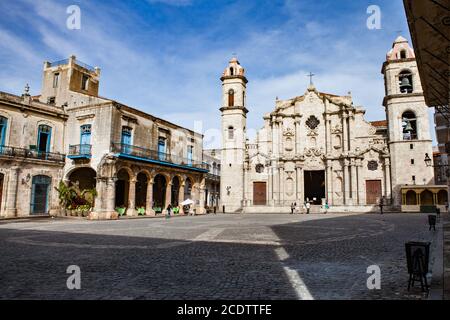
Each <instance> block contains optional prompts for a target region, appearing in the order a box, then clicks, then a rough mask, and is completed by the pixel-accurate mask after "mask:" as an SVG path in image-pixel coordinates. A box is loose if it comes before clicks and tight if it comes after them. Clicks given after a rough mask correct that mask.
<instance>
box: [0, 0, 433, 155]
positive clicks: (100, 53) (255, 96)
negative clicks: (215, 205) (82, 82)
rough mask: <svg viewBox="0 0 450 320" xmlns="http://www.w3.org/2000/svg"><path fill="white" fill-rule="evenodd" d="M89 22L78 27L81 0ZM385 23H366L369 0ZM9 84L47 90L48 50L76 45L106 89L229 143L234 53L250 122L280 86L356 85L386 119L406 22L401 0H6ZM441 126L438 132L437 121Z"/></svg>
mask: <svg viewBox="0 0 450 320" xmlns="http://www.w3.org/2000/svg"><path fill="white" fill-rule="evenodd" d="M73 4H76V5H78V6H79V7H80V8H81V29H80V30H69V29H67V28H66V20H67V18H68V14H67V13H66V9H67V7H68V6H69V5H73ZM373 4H374V5H378V6H379V7H380V8H381V12H382V25H381V26H382V28H381V29H380V30H369V29H368V28H367V27H366V20H367V18H368V16H369V15H368V14H367V12H366V10H367V7H368V6H369V5H373ZM0 12H2V19H1V20H0V91H7V92H11V93H15V94H21V93H22V92H23V87H24V85H25V84H26V83H29V84H30V86H31V92H32V94H39V92H40V87H41V72H42V66H43V61H45V60H49V61H56V60H60V59H63V58H67V57H68V56H69V55H71V54H75V55H76V56H77V58H78V59H79V60H81V61H83V62H85V63H87V64H90V65H93V66H99V67H101V69H102V75H101V83H100V94H101V95H102V96H105V97H108V98H111V99H115V100H118V101H120V102H122V103H125V104H128V105H130V106H133V107H136V108H139V109H141V110H143V111H145V112H148V113H151V114H154V115H155V116H159V117H163V118H165V119H167V120H169V121H172V122H175V123H177V124H180V125H182V126H185V127H188V128H191V129H195V130H196V131H202V132H203V133H205V146H206V147H219V146H220V141H218V139H217V138H212V137H217V136H218V133H219V128H220V112H219V107H220V102H221V99H220V94H221V86H220V80H219V78H220V76H221V73H222V72H223V70H224V68H225V67H226V65H227V63H228V61H229V59H230V58H231V56H232V54H233V53H236V54H237V56H238V58H239V60H240V62H241V64H242V65H243V66H244V67H245V68H246V72H247V77H248V79H249V84H248V109H249V110H250V114H249V117H248V126H247V127H248V128H249V129H250V135H252V132H251V131H254V130H257V129H259V128H260V127H261V126H262V125H263V120H262V116H263V114H264V113H267V112H270V111H272V109H273V108H274V101H275V98H276V97H277V96H278V97H279V98H280V99H288V98H291V97H294V96H298V95H302V94H303V93H304V91H305V89H306V87H307V84H308V81H309V80H308V78H307V77H306V74H308V73H309V72H310V71H312V72H313V73H315V74H316V77H315V79H314V82H315V85H316V87H317V88H318V89H319V90H320V91H323V92H329V93H334V94H342V95H344V94H347V93H348V92H349V91H351V92H352V95H353V98H354V102H355V104H356V105H361V106H363V107H364V108H365V109H366V110H367V113H366V118H367V119H368V120H379V119H384V118H385V115H384V110H383V108H382V106H381V104H382V99H383V95H384V88H383V77H382V74H381V66H382V63H383V61H384V60H385V57H386V53H387V51H389V49H390V48H391V46H392V42H393V41H394V39H395V38H396V37H397V36H398V35H399V33H398V31H400V30H401V31H402V35H403V36H405V37H406V38H408V39H410V37H409V31H408V26H407V23H406V18H405V13H404V9H403V1H401V0H369V1H366V0H358V1H354V0H320V1H319V0H315V1H314V0H235V1H233V0H227V1H225V0H129V1H120V0H111V1H101V0H78V1H74V0H71V1H66V0H39V1H35V0H15V1H9V0H0ZM433 135H434V132H433Z"/></svg>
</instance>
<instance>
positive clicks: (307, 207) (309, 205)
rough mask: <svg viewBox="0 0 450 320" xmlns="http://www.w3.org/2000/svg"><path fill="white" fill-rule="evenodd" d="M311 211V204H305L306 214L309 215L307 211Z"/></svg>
mask: <svg viewBox="0 0 450 320" xmlns="http://www.w3.org/2000/svg"><path fill="white" fill-rule="evenodd" d="M310 209H311V204H310V203H309V201H308V202H306V214H309V210H310Z"/></svg>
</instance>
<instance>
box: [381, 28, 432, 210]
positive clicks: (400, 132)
mask: <svg viewBox="0 0 450 320" xmlns="http://www.w3.org/2000/svg"><path fill="white" fill-rule="evenodd" d="M382 73H383V75H384V82H385V90H386V95H385V98H384V101H383V105H384V107H385V110H386V117H387V119H388V131H389V138H388V139H389V141H388V144H389V151H390V154H391V181H392V188H393V190H392V191H393V192H392V194H393V204H394V205H395V206H399V205H401V202H402V199H401V193H400V188H401V186H402V185H424V184H430V183H432V182H433V181H434V172H433V168H431V167H427V166H426V164H425V161H424V159H425V154H428V155H430V157H431V156H432V154H433V153H432V140H431V135H430V128H429V117H428V107H427V105H426V104H425V99H424V97H423V91H422V84H421V82H420V77H419V71H418V69H417V62H416V57H415V55H414V51H413V49H412V48H411V47H410V46H409V43H408V40H406V39H405V38H403V37H401V36H400V37H398V38H397V39H396V40H395V41H394V44H393V46H392V49H391V50H390V51H389V52H388V53H387V55H386V61H385V62H384V64H383V68H382Z"/></svg>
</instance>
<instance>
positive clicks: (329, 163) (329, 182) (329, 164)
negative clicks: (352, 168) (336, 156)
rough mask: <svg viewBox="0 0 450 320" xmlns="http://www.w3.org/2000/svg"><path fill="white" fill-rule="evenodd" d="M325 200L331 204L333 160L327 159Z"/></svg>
mask: <svg viewBox="0 0 450 320" xmlns="http://www.w3.org/2000/svg"><path fill="white" fill-rule="evenodd" d="M327 201H328V205H330V206H331V205H333V161H332V160H327Z"/></svg>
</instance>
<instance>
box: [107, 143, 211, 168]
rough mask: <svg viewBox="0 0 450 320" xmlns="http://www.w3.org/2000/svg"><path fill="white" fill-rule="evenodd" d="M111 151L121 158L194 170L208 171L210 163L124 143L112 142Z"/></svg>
mask: <svg viewBox="0 0 450 320" xmlns="http://www.w3.org/2000/svg"><path fill="white" fill-rule="evenodd" d="M111 152H113V153H116V154H117V155H118V157H119V158H124V159H130V160H137V161H143V162H149V163H154V164H159V165H163V166H168V167H175V168H182V169H187V170H192V171H199V172H203V173H207V172H208V171H209V165H208V164H207V163H204V162H198V161H193V160H190V159H187V158H183V157H179V156H176V155H173V154H168V153H163V152H158V151H156V150H150V149H145V148H141V147H137V146H132V145H128V144H122V143H112V145H111Z"/></svg>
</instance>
